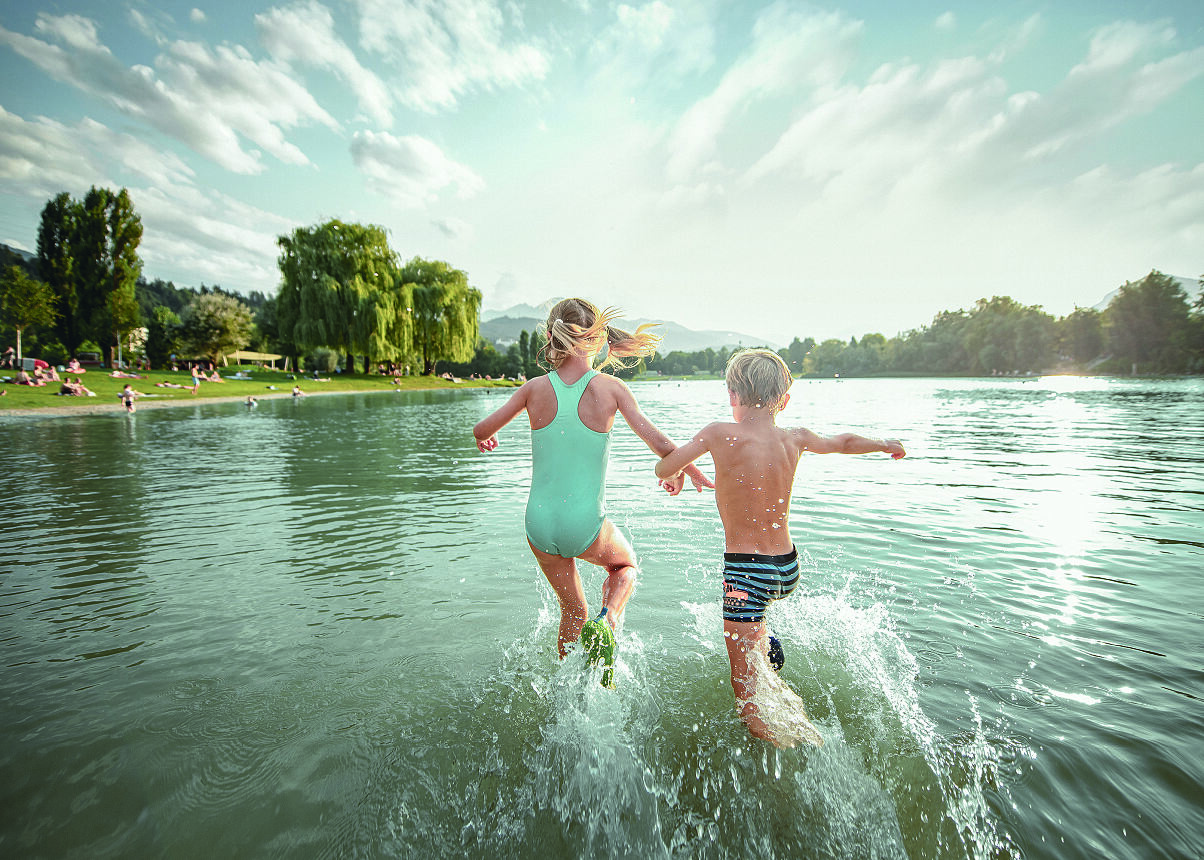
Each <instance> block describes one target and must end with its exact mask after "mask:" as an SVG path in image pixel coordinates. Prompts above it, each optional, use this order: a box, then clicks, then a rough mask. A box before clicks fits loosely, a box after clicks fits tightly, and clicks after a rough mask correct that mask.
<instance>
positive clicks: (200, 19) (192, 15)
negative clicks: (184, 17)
mask: <svg viewBox="0 0 1204 860" xmlns="http://www.w3.org/2000/svg"><path fill="white" fill-rule="evenodd" d="M188 20H190V21H192V23H194V24H204V23H205V13H204V12H203V11H201V10H200V9H198V8H196V7H195V6H193V7H192V11H191V12H189V13H188Z"/></svg>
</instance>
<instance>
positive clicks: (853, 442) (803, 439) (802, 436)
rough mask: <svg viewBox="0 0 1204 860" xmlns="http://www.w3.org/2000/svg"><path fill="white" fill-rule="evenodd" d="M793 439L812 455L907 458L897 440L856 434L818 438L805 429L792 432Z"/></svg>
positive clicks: (800, 428)
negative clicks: (861, 455) (885, 455)
mask: <svg viewBox="0 0 1204 860" xmlns="http://www.w3.org/2000/svg"><path fill="white" fill-rule="evenodd" d="M793 432H794V436H795V439H796V440H797V441H798V442H799V443H800V445H801V447H802V449H803V450H804V451H810V452H812V453H813V454H874V453H877V452H879V451H880V452H882V453H883V454H890V455H891V457H892V458H893V459H895V460H902V459H903V458H904V457H906V456H907V452H906V451H904V450H903V445H902V443H901V442H899V440H898V439H871V438H869V437H868V436H858V435H857V434H856V433H839V434H837V435H835V436H820V435H819V434H818V433H813V432H811V431H810V430H808V429H807V428H805V427H799V428H798V429H796V430H794V431H793Z"/></svg>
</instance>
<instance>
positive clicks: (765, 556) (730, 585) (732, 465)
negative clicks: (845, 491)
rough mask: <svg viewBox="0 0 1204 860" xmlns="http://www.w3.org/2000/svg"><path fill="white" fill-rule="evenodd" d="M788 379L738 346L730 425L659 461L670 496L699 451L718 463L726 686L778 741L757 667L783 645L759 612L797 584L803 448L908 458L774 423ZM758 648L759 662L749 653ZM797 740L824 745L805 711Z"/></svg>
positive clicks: (751, 724)
mask: <svg viewBox="0 0 1204 860" xmlns="http://www.w3.org/2000/svg"><path fill="white" fill-rule="evenodd" d="M793 381H794V380H793V379H792V378H791V376H790V370H789V368H787V367H786V363H785V362H784V361H782V359H781V358H780V357H779V356H778V355H776V354H775V353H773V352H771V351H769V350H767V349H748V350H742V351H739V352H736V353H734V354H733V355H732V357H731V359H730V360H729V361H728V364H727V388H728V395H729V399H730V402H731V407H732V417H733V419H734V421H733V422H730V423H729V422H716V423H714V424H710V425H708V426H706V427H704V428H703V429H702V430H701V431H700V432H699V433H698V434H697V435H696V436H695V437H694V438H693V439H692V440H690V441H689V442H688V443H686V444H685V445H683V446H681V447H680V448H678V449H677V450H676V451H673V452H672V453H670V454H667V455H666V456H665V457H664V458H663V459H662V460H661V461H660V462H659V463H658V464H657V466H656V474H657V477H658V478H660V479H661V485H662V486H663V487H664V488H665V489H666V490H668V491H669V494H670V495H677V494H678V493H679V492H681V488H682V485H683V482H684V475H683V472H682V470H683V469H684V468H685V467H686V466H688V465H689V464H691V463H693V462H694V461H695V460H696V459H698V458H699V457H701V456H702V455H703V454H710V455H711V458H712V459H713V460H714V461H715V504H716V506H717V507H718V508H719V518H720V519H721V520H722V521H723V531H724V536H725V538H726V542H727V551H726V552H725V553H724V554H723V636H724V640H725V642H726V644H727V654H728V660H729V661H730V663H731V668H732V689H733V690H734V691H735V693H736V706H737V709H738V710H739V712H740V717H741V719H743V720H744V723H745V725H747V726H748V729H749V731H750V732H752V733H753V735H755V736H756V737H758V738H761V739H762V740H768V741H772V742H774V743H779V742H780V739H779V738H777V737H775V736H774V733H773V731H772V729H771V728H770V726H769V725H767V724H766V722H765V720H763V719H762V718H761V716H760V715H759V714H758V709H757V706H756V704H755V703H754V702H753V697H754V695H755V694H756V692H757V682H758V667H759V666H763V665H764V664H765V663H766V662H772V663H773V664H774V666H775V668H780V667H781V664H782V654H781V647H780V645H779V644H778V643H777V640H776V639H773V637H771V636H769V635H768V632H767V630H766V627H765V610H766V608H767V607H768V606H769V604H770V603H771V602H773V601H775V600H780V599H781V598H783V597H785V596H786V595H788V594H789V593H790V592H791V591H793V590H794V588H795V586H796V585H797V584H798V579H799V565H798V551H797V550H796V549H795V547H794V543H793V541H792V540H791V538H790V493H791V489H792V487H793V485H794V473H795V470H796V469H797V467H798V461H799V458H800V457H801V456H802V454H803V452H804V451H810V452H812V453H815V454H869V453H872V452H876V451H881V452H883V453H886V454H890V455H891V457H893V458H894V459H896V460H898V459H900V458H901V457H904V456H905V455H906V452H905V451H904V450H903V446H902V445H901V444H900V443H899V441H898V440H897V439H887V440H880V439H870V438H867V437H865V436H858V435H856V434H854V433H842V434H839V435H837V436H820V435H818V434H816V433H813V432H811V431H810V430H808V429H806V428H805V427H796V428H793V429H785V428H782V427H778V426H777V415H778V413H779V412H781V411H782V410H783V409H785V408H786V404H787V403H789V402H790V394H789V393H788V392H789V390H790V385H791V383H792V382H793ZM754 653H756V654H757V655H759V657H760V658H761V659H759V660H755V659H750V657H751V656H752V655H754ZM796 698H797V697H796ZM798 719H799V720H801V721H802V722H803V724H804V725H805V726H806V728H807V729H808V730H807V731H806V732H805V733H804V734H803V737H804V738H805V739H806V740H808V741H810V742H811V743H814V744H816V745H817V746H819V745H821V744H822V743H823V741H822V739H821V738H820V736H819V732H818V731H817V730H815V727H814V726H812V725H811V724H810V722H809V721H808V720H807V718H806V714H805V713H804V714H800V715H798Z"/></svg>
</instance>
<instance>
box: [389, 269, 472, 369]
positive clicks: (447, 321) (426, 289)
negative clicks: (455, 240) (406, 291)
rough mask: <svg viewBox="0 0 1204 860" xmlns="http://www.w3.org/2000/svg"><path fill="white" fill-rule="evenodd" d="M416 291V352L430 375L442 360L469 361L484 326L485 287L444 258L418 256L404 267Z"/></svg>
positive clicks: (406, 278) (403, 272)
mask: <svg viewBox="0 0 1204 860" xmlns="http://www.w3.org/2000/svg"><path fill="white" fill-rule="evenodd" d="M401 280H402V283H403V284H406V285H408V286H410V287H411V288H412V290H413V295H414V340H413V343H414V353H415V356H416V357H417V358H418V359H420V360H421V361H422V372H423V374H424V375H428V376H429V375H430V374H433V373H434V372H435V365H436V363H438V362H440V361H457V362H463V361H469V360H471V359H472V357H473V353H474V352H475V350H476V344H477V337H478V336H479V334H480V327H481V291H480V290H477V289H474V288H473V287H471V286H469V285H468V275H467V274H466V273H465V272H462V271H460V270H459V269H453V268H452V267H451V266H450V265H449V264H447V263H444V262H442V261H440V260H424V259H422V258H421V257H415V258H414V259H412V260H410V262H408V263H406V265H405V266H404V267H403V268H402V270H401Z"/></svg>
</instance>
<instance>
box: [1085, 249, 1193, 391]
mask: <svg viewBox="0 0 1204 860" xmlns="http://www.w3.org/2000/svg"><path fill="white" fill-rule="evenodd" d="M1189 313H1190V308H1189V306H1188V304H1187V294H1186V293H1185V292H1183V288H1182V287H1180V286H1179V284H1178V282H1177V281H1176V280H1175V279H1174V278H1172V277H1170V276H1169V275H1164V274H1162V272H1159V271H1158V270H1157V269H1155V270H1153V271H1151V272H1150V273H1149V274H1148V275H1146V276H1145V277H1144V278H1142V279H1141V280H1140V281H1138V282H1137V283H1135V284H1134V283H1127V282H1126V283H1125V285H1124V286H1122V287H1121V288H1120V290H1119V292H1117V294H1116V296H1115V297H1114V298H1113V299H1112V301H1111V302H1109V303H1108V307H1107V308H1106V309H1105V310H1104V332H1105V336H1106V338H1107V343H1108V348H1109V349H1110V350H1111V352H1112V354H1113V356H1115V357H1116V358H1118V359H1120V360H1122V361H1123V362H1125V363H1127V364H1129V365H1130V366H1131V367H1133V368H1135V369H1139V370H1142V369H1144V370H1146V371H1155V372H1159V371H1176V370H1180V369H1182V368H1183V367H1184V366H1185V365H1186V361H1187V354H1188V348H1187V344H1186V339H1187V333H1188V331H1189V329H1190V323H1189Z"/></svg>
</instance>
